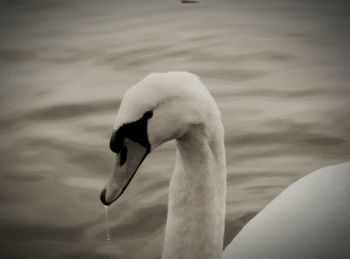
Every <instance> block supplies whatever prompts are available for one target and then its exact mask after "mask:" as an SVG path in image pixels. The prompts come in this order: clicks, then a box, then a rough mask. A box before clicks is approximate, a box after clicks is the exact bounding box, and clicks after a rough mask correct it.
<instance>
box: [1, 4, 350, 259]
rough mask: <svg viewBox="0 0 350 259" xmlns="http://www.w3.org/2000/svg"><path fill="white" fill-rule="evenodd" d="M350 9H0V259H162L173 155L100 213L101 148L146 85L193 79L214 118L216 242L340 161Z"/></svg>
mask: <svg viewBox="0 0 350 259" xmlns="http://www.w3.org/2000/svg"><path fill="white" fill-rule="evenodd" d="M349 17H350V5H349V3H348V2H347V1H341V0H337V1H332V2H330V1H312V0H309V1H302V0H296V1H291V0H266V1H258V0H251V1H250V0H249V1H244V0H231V1H230V0H218V1H215V2H214V1H209V0H199V2H198V3H187V4H184V3H181V2H180V1H176V0H149V1H143V2H141V1H136V0H131V1H130V0H104V1H97V0H86V1H82V0H72V1H68V0H62V1H58V0H28V1H25V0H16V1H1V3H0V32H1V41H0V84H1V85H0V105H1V110H0V153H1V156H0V162H1V171H0V181H1V189H0V205H1V212H0V257H1V258H7V259H12V258H17V259H20V258H21V259H23V258H35V259H40V258H49V259H51V258H52V259H63V258H84V259H89V258H97V259H100V258H101V259H102V258H104V259H109V258H113V259H117V258H121V259H131V258H144V259H148V258H151V259H156V258H159V257H160V254H161V251H162V246H163V238H164V225H165V220H166V213H167V195H168V185H169V180H170V177H171V172H172V169H173V166H174V162H175V159H174V157H175V145H174V142H171V143H167V144H165V145H163V146H162V147H160V148H159V149H157V150H155V151H154V152H152V154H150V155H149V157H148V158H147V160H146V161H145V162H144V163H143V165H142V166H141V168H140V169H139V172H138V173H137V175H136V177H135V178H134V180H133V181H132V183H131V184H130V186H129V187H128V189H127V191H126V192H125V193H124V195H123V197H122V198H121V199H119V200H118V201H117V202H116V203H114V204H113V205H112V206H111V207H110V209H109V224H110V234H111V239H112V240H111V241H110V242H107V241H106V228H105V214H104V208H103V206H102V204H101V202H100V201H99V193H100V191H101V190H102V188H103V186H104V183H105V181H106V180H107V178H108V177H109V175H110V173H111V170H112V166H113V158H114V155H113V153H112V152H111V151H110V150H109V147H108V143H109V137H110V135H111V132H112V127H113V123H114V119H115V116H116V113H117V111H118V107H119V104H120V102H121V98H122V96H123V94H124V92H125V91H126V90H127V89H128V88H129V87H130V86H131V85H133V84H135V83H136V82H137V81H138V80H140V79H142V78H143V77H144V76H146V75H147V74H149V73H150V72H155V71H159V72H162V71H173V70H186V71H190V72H193V73H195V74H197V75H198V76H200V78H201V80H202V81H203V83H204V84H205V85H206V86H207V87H208V89H209V90H210V92H211V93H212V94H213V96H214V98H215V100H216V101H217V103H218V106H219V108H220V110H221V112H222V119H223V122H224V126H225V145H226V153H227V169H228V181H227V184H228V191H227V215H226V231H225V243H226V244H227V243H228V242H230V241H231V240H232V239H233V237H234V236H235V235H236V234H237V233H238V231H239V230H240V229H241V228H242V227H243V226H244V224H246V223H247V222H248V221H249V219H250V218H252V217H253V216H254V215H255V214H256V213H257V212H259V211H260V210H261V209H262V208H264V207H265V206H266V205H267V204H268V203H269V201H271V200H272V199H273V198H274V197H276V196H277V195H278V194H279V193H280V192H281V191H282V190H283V189H285V188H286V187H287V186H289V185H290V184H291V183H292V182H294V181H296V180H297V179H299V178H300V177H302V176H304V175H306V174H307V173H308V172H311V171H313V170H315V169H318V168H320V167H323V166H326V165H332V164H337V163H340V162H343V161H348V160H350V119H349V118H350V109H349V108H350V107H349V98H350V85H349V82H350V69H349V68H350V54H349V46H350V18H349Z"/></svg>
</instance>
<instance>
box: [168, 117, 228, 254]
mask: <svg viewBox="0 0 350 259" xmlns="http://www.w3.org/2000/svg"><path fill="white" fill-rule="evenodd" d="M225 195H226V166H225V149H224V143H223V130H222V127H221V124H220V125H219V127H218V130H217V132H216V135H215V136H213V137H211V138H210V139H208V138H207V137H204V135H203V134H202V131H201V130H200V129H198V130H196V129H194V130H191V132H189V133H187V134H186V135H185V136H184V137H182V138H181V139H178V140H177V154H176V165H175V169H174V173H173V175H172V178H171V182H170V190H169V207H168V219H167V225H166V230H165V243H164V250H163V255H162V258H163V259H175V258H182V259H197V258H198V259H199V258H201V259H218V258H221V254H222V249H223V236H224V221H225Z"/></svg>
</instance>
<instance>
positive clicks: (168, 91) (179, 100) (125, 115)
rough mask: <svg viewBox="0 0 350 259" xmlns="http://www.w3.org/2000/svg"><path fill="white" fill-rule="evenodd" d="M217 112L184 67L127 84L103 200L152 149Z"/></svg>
mask: <svg viewBox="0 0 350 259" xmlns="http://www.w3.org/2000/svg"><path fill="white" fill-rule="evenodd" d="M218 113H219V111H218V109H217V107H216V104H215V101H214V100H213V98H212V97H211V95H210V94H209V92H208V91H207V89H206V88H205V87H204V86H203V85H202V83H201V82H200V81H199V79H198V78H197V76H195V75H193V74H190V73H187V72H169V73H154V74H151V75H149V76H147V77H146V78H144V79H143V80H141V81H140V82H138V83H137V84H136V85H134V86H133V87H131V88H130V89H129V90H128V91H127V92H126V94H125V95H124V97H123V100H122V103H121V105H120V108H119V112H118V115H117V118H116V122H115V124H114V128H113V134H112V137H111V139H110V148H111V150H112V151H113V152H114V153H116V161H115V166H114V170H113V173H112V176H111V178H110V179H109V181H108V182H107V184H106V186H105V188H104V190H103V191H102V193H101V196H100V198H101V201H102V202H103V204H105V205H110V204H111V203H112V202H113V201H115V200H117V199H118V198H119V197H120V195H121V194H122V193H123V192H124V190H125V189H126V187H127V186H128V184H129V183H130V181H131V180H132V178H133V176H134V175H135V173H136V171H137V169H138V167H139V166H140V165H141V163H142V161H143V160H144V159H145V157H146V156H147V155H148V154H149V153H150V152H151V151H152V150H154V149H155V148H156V147H158V146H159V145H161V144H162V143H164V142H166V141H169V140H172V139H179V138H181V137H182V136H184V135H185V134H186V133H187V132H188V131H189V130H190V129H191V128H192V127H193V126H195V125H204V124H206V123H207V122H208V121H213V119H215V118H216V117H217V116H218Z"/></svg>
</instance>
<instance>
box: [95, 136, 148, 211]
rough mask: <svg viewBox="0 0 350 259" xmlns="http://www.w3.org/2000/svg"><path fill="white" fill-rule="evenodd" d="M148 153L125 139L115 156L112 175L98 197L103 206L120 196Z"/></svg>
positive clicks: (144, 148) (137, 144)
mask: <svg viewBox="0 0 350 259" xmlns="http://www.w3.org/2000/svg"><path fill="white" fill-rule="evenodd" d="M148 153H149V149H148V148H147V147H144V146H143V145H141V144H139V143H137V142H134V141H132V140H130V139H128V138H125V140H124V146H123V148H122V149H121V151H120V152H119V153H117V154H116V159H115V165H114V170H113V174H112V176H111V178H110V179H109V180H108V182H107V184H106V186H105V188H104V189H103V191H102V192H101V195H100V199H101V201H102V203H103V204H104V205H107V206H108V205H110V204H111V203H113V202H114V201H115V200H117V199H118V198H119V197H120V196H121V195H122V193H123V192H124V191H125V189H126V188H127V187H128V185H129V183H130V181H131V180H132V178H133V177H134V175H135V173H136V171H137V169H138V168H139V166H140V165H141V163H142V161H143V160H144V159H145V157H146V156H147V155H148Z"/></svg>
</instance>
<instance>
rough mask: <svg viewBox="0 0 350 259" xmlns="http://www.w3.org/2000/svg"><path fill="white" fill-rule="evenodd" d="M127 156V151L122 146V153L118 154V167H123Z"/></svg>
mask: <svg viewBox="0 0 350 259" xmlns="http://www.w3.org/2000/svg"><path fill="white" fill-rule="evenodd" d="M127 154H128V149H127V148H126V147H125V146H124V147H123V148H122V151H121V152H120V161H119V164H120V166H123V165H124V164H125V162H126V159H127Z"/></svg>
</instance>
